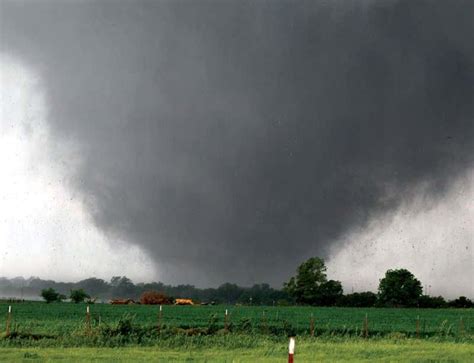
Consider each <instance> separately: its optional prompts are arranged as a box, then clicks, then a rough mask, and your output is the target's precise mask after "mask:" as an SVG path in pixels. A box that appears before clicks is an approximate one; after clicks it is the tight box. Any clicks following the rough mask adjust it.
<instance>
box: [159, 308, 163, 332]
mask: <svg viewBox="0 0 474 363" xmlns="http://www.w3.org/2000/svg"><path fill="white" fill-rule="evenodd" d="M162 316H163V305H160V310H159V312H158V331H160V330H161V318H162Z"/></svg>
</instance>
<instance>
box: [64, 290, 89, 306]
mask: <svg viewBox="0 0 474 363" xmlns="http://www.w3.org/2000/svg"><path fill="white" fill-rule="evenodd" d="M69 298H70V299H71V301H72V302H74V303H76V304H78V303H81V302H84V300H85V299H88V298H90V296H89V294H87V293H86V292H85V291H84V290H83V289H77V290H71V294H70V295H69Z"/></svg>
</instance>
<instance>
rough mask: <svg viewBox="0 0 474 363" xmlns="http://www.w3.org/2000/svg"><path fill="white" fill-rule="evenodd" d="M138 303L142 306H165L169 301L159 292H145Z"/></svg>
mask: <svg viewBox="0 0 474 363" xmlns="http://www.w3.org/2000/svg"><path fill="white" fill-rule="evenodd" d="M140 303H142V304H144V305H167V304H171V299H170V298H169V297H168V296H166V295H165V294H163V293H161V292H157V291H145V292H144V293H143V294H142V296H141V297H140Z"/></svg>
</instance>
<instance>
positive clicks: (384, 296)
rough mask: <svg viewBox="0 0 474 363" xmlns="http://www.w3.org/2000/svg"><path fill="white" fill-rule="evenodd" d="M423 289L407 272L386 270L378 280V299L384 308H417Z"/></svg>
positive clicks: (403, 270) (404, 270)
mask: <svg viewBox="0 0 474 363" xmlns="http://www.w3.org/2000/svg"><path fill="white" fill-rule="evenodd" d="M422 292H423V289H422V287H421V283H420V281H419V280H418V279H417V278H416V277H415V276H414V275H413V274H412V273H411V272H410V271H408V270H406V269H398V270H388V271H387V272H386V273H385V277H384V278H383V279H381V280H380V284H379V292H378V298H379V302H380V303H381V304H382V305H385V306H417V305H418V301H419V299H420V297H421V294H422Z"/></svg>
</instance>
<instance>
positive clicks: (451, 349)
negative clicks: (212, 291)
mask: <svg viewBox="0 0 474 363" xmlns="http://www.w3.org/2000/svg"><path fill="white" fill-rule="evenodd" d="M214 343H215V344H216V346H214V347H206V348H200V347H195V348H193V349H189V348H188V349H171V348H160V347H125V348H119V349H117V348H115V349H114V348H0V349H1V350H0V354H1V355H0V357H1V359H0V360H2V361H6V362H29V361H41V362H49V361H52V362H91V361H105V362H132V361H133V362H145V361H147V362H150V361H151V362H170V361H175V362H285V361H286V359H287V350H286V349H287V347H286V344H285V343H286V341H285V342H283V341H281V342H274V341H265V340H263V341H262V342H260V344H259V345H258V346H257V347H251V348H230V349H223V348H222V345H220V344H219V343H220V342H219V341H216V342H214ZM473 360H474V345H472V344H466V343H464V344H463V343H450V342H430V341H420V340H413V339H406V340H404V341H391V340H379V341H371V340H369V341H360V340H359V341H353V340H349V341H325V340H319V339H313V340H309V339H308V338H305V339H300V340H297V345H296V354H295V362H318V361H331V362H337V361H346V362H347V361H351V362H369V361H372V362H410V361H411V362H472V361H473Z"/></svg>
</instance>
